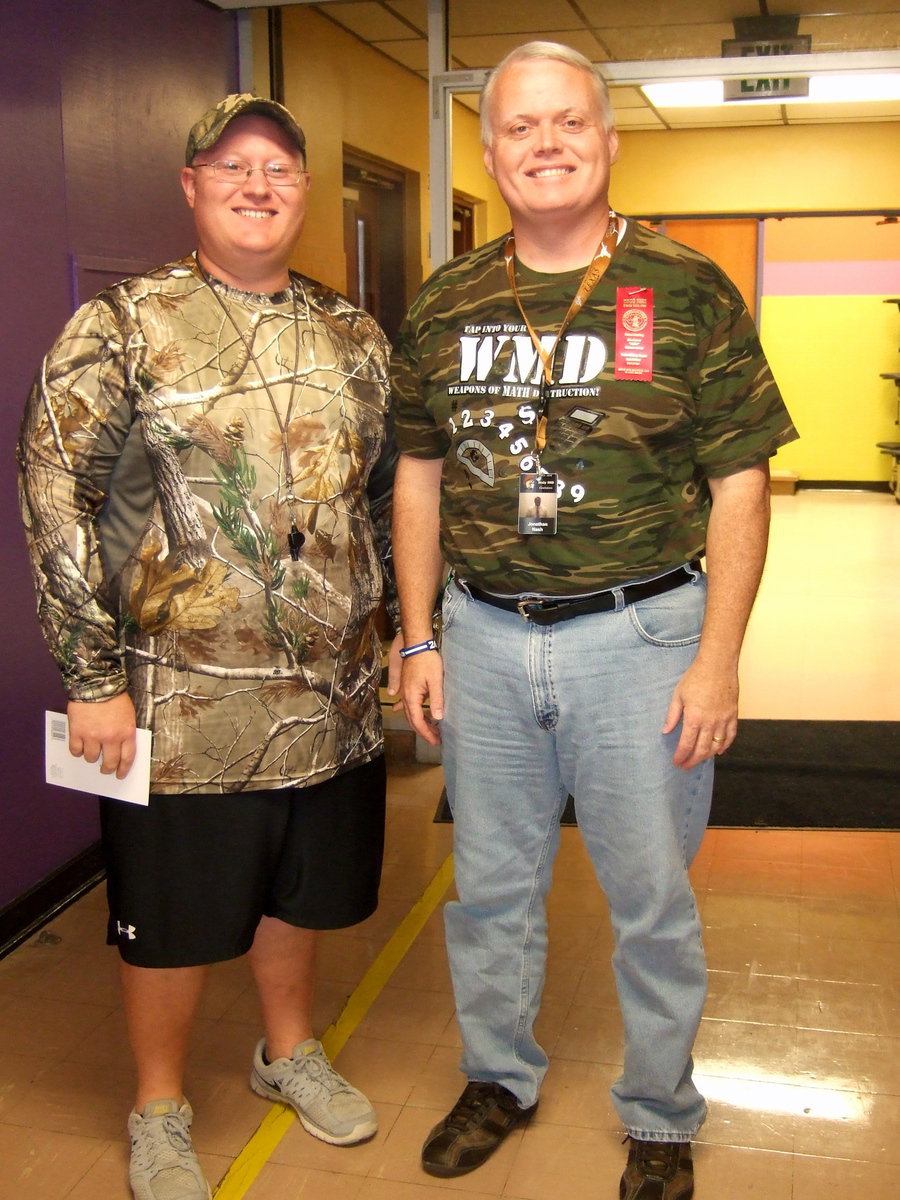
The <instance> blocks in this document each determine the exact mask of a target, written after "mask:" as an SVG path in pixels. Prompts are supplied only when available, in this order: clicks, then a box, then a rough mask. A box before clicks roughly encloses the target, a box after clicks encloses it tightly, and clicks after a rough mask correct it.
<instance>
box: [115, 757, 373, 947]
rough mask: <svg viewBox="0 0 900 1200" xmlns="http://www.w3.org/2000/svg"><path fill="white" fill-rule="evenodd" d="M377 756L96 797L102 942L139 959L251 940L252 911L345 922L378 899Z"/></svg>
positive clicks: (309, 922) (308, 925)
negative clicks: (297, 773) (303, 773)
mask: <svg viewBox="0 0 900 1200" xmlns="http://www.w3.org/2000/svg"><path fill="white" fill-rule="evenodd" d="M385 787H386V783H385V767H384V759H383V757H380V756H379V757H378V758H376V759H375V760H374V761H372V762H368V763H364V764H363V765H362V766H360V767H354V768H353V769H352V770H350V771H346V772H344V773H343V774H341V775H336V776H334V777H333V778H331V779H327V780H325V781H324V782H323V783H316V784H313V785H311V786H310V787H306V788H290V789H284V790H282V791H259V792H241V793H240V794H235V793H228V794H225V795H223V794H220V793H216V794H214V795H209V794H204V795H192V794H186V795H175V796H163V795H151V797H150V804H149V806H147V807H146V808H145V807H144V806H143V805H138V804H127V803H123V802H122V801H120V800H104V799H101V800H100V823H101V830H102V835H103V846H104V851H105V855H106V868H107V897H108V901H109V927H108V931H107V939H106V940H107V942H108V943H109V944H110V945H112V946H118V947H119V952H120V953H121V955H122V957H123V958H124V960H125V961H126V962H127V963H131V964H132V965H134V966H137V967H193V966H200V965H201V964H203V963H212V962H222V961H224V960H225V959H229V958H236V957H237V956H238V955H241V954H245V953H246V952H247V950H249V949H250V945H251V943H252V942H253V936H254V934H255V932H256V927H257V925H258V924H259V921H260V918H261V917H263V916H268V917H277V918H279V919H280V920H282V921H285V922H287V923H288V924H289V925H299V926H301V927H302V928H305V929H343V928H345V927H346V926H348V925H355V924H357V923H358V922H359V921H363V920H365V918H366V917H368V916H371V914H372V913H373V912H374V911H375V908H376V905H377V904H378V885H379V883H380V881H381V862H382V857H383V854H384V817H385Z"/></svg>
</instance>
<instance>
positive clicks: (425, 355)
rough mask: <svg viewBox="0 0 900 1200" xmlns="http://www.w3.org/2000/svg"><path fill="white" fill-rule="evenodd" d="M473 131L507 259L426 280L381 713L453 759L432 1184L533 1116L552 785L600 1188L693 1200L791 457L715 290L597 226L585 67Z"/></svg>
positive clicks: (738, 331)
mask: <svg viewBox="0 0 900 1200" xmlns="http://www.w3.org/2000/svg"><path fill="white" fill-rule="evenodd" d="M482 121H483V130H484V132H485V137H484V141H485V147H486V149H485V162H486V165H487V168H488V171H489V173H490V174H491V175H492V176H493V177H494V178H495V179H496V181H497V184H498V186H499V188H500V191H501V193H502V194H503V197H504V199H505V200H506V202H507V204H508V206H509V209H510V213H511V216H512V229H513V233H512V236H511V237H509V238H501V239H499V240H497V241H495V242H492V243H489V244H488V245H486V246H483V247H481V248H480V249H477V250H475V251H473V252H471V253H469V254H467V255H464V256H463V257H462V258H459V259H456V260H455V261H453V262H451V263H449V264H447V265H446V266H445V267H443V268H441V269H440V270H438V271H437V272H436V273H435V275H433V276H432V278H431V279H430V280H429V281H428V282H427V283H426V284H425V285H424V287H423V288H422V290H421V292H420V293H419V296H418V297H417V299H416V300H415V302H414V304H413V306H412V308H411V310H410V312H409V315H408V317H407V320H406V322H405V324H404V326H403V328H402V330H401V333H400V338H399V342H398V345H397V348H396V353H395V358H394V364H393V384H394V391H395V403H396V408H397V430H398V442H399V445H400V449H401V451H402V453H401V459H400V465H399V467H398V474H397V482H396V489H395V510H394V554H395V562H396V568H397V579H398V585H399V590H400V604H401V617H402V627H403V634H404V650H403V651H401V654H403V657H404V665H403V673H402V684H401V688H400V693H401V696H402V700H403V703H404V706H405V709H406V712H407V715H408V717H409V719H410V721H411V723H412V724H413V726H414V727H415V728H416V729H417V731H418V732H419V733H421V734H422V736H423V737H425V738H427V739H428V740H429V741H431V742H433V743H436V742H438V741H441V742H442V743H443V761H444V769H445V773H446V777H447V792H448V797H449V800H450V805H451V808H452V811H453V816H454V849H455V872H456V885H457V891H458V895H459V899H458V900H457V901H454V902H453V903H451V904H449V905H448V906H447V909H446V913H445V917H446V928H447V942H448V952H449V955H450V962H451V968H452V971H453V981H454V991H455V997H456V1005H457V1014H458V1019H459V1024H460V1030H461V1034H462V1040H463V1048H464V1049H463V1060H462V1069H463V1071H464V1073H465V1074H466V1076H467V1078H468V1080H469V1083H468V1085H467V1087H466V1089H465V1091H464V1092H463V1094H462V1096H461V1097H460V1100H459V1102H458V1103H457V1105H456V1106H455V1107H454V1109H453V1110H452V1112H451V1113H450V1114H449V1116H448V1117H447V1118H446V1119H445V1120H444V1121H442V1122H441V1123H439V1124H438V1125H437V1126H436V1127H435V1129H434V1130H433V1131H432V1132H431V1134H430V1135H429V1137H428V1139H427V1141H426V1143H425V1147H424V1149H423V1155H422V1162H423V1166H424V1169H425V1170H426V1171H428V1172H430V1173H431V1174H434V1175H438V1176H447V1175H458V1174H462V1173H464V1172H466V1171H469V1170H472V1169H473V1168H474V1167H477V1166H479V1165H480V1164H481V1163H482V1162H484V1161H485V1159H486V1158H487V1157H488V1155H489V1154H490V1153H492V1152H493V1150H494V1149H496V1147H497V1146H498V1145H499V1143H500V1142H501V1141H502V1139H503V1138H504V1137H505V1136H506V1134H507V1133H508V1132H509V1131H510V1130H511V1129H513V1128H514V1127H515V1126H516V1125H518V1124H521V1123H524V1122H525V1121H526V1120H527V1119H528V1117H529V1116H530V1115H531V1114H532V1113H533V1112H534V1110H535V1107H536V1105H537V1100H538V1093H539V1089H540V1086H541V1082H542V1080H543V1077H544V1074H545V1071H546V1069H547V1056H546V1054H545V1052H544V1051H543V1049H542V1048H541V1046H540V1045H539V1044H538V1043H537V1041H536V1040H535V1037H534V1033H533V1025H534V1020H535V1018H536V1016H537V1013H538V1008H539V1003H540V995H541V988H542V985H543V977H544V963H545V958H546V949H547V938H546V916H545V911H544V900H545V896H546V893H547V890H548V888H549V885H550V876H551V868H552V860H553V856H554V854H555V851H556V849H557V846H558V841H559V831H558V824H559V817H560V813H561V811H562V807H563V805H564V803H565V801H566V797H567V795H568V794H569V793H571V794H572V795H573V796H574V799H575V804H576V810H577V815H578V824H579V829H580V832H581V835H582V837H583V838H584V841H585V843H586V845H587V848H588V850H589V853H590V855H591V859H592V862H593V864H594V868H595V870H596V873H597V876H598V878H599V880H600V882H601V885H602V886H603V889H604V891H605V893H606V895H607V898H608V901H609V905H610V911H611V918H612V924H613V929H614V932H615V937H616V951H615V955H614V959H613V965H614V969H615V975H616V984H617V990H618V998H619V1003H620V1007H621V1011H622V1017H623V1022H624V1027H625V1058H624V1063H625V1066H624V1071H623V1073H622V1076H621V1078H620V1079H619V1080H618V1081H617V1082H616V1083H615V1084H614V1086H613V1099H614V1102H615V1104H616V1107H617V1111H618V1113H619V1116H620V1119H621V1121H622V1123H623V1126H624V1128H625V1129H626V1131H627V1133H628V1134H629V1136H630V1139H631V1141H630V1149H629V1159H628V1164H627V1166H626V1170H625V1174H624V1176H623V1180H622V1185H621V1187H622V1191H621V1195H622V1197H623V1198H624V1200H634V1198H636V1197H638V1196H640V1197H644V1196H645V1195H646V1196H651V1195H652V1196H653V1197H654V1200H686V1197H688V1196H690V1195H691V1194H692V1191H693V1168H692V1163H691V1155H690V1141H691V1139H692V1138H693V1136H694V1135H695V1134H696V1132H697V1130H698V1129H699V1127H700V1125H701V1123H702V1121H703V1119H704V1117H705V1113H706V1106H705V1103H704V1100H703V1098H702V1096H701V1095H700V1094H699V1092H698V1091H697V1089H696V1087H695V1086H694V1083H693V1080H692V1077H691V1066H692V1063H691V1051H692V1046H693V1041H694V1037H695V1034H696V1030H697V1026H698V1023H699V1020H700V1015H701V1010H702V1005H703V1000H704V995H705V982H706V974H705V964H704V959H703V952H702V948H701V944H700V928H699V921H698V918H697V913H696V906H695V903H694V898H693V894H692V892H691V888H690V884H689V881H688V876H687V869H688V866H689V864H690V861H691V859H692V857H693V855H694V853H695V852H696V850H697V848H698V846H699V843H700V840H701V838H702V835H703V832H704V829H705V824H706V820H707V817H708V812H709V802H710V795H711V787H712V759H713V757H714V756H715V755H716V754H720V753H722V752H723V751H724V750H725V749H727V748H728V746H729V745H730V744H731V742H732V740H733V738H734V736H735V731H736V728H737V662H738V653H739V650H740V645H741V639H742V637H743V633H744V629H745V626H746V622H747V618H748V616H749V612H750V608H751V605H752V602H753V597H754V595H755V592H756V588H757V586H758V582H759V578H760V574H761V571H762V565H763V560H764V557H765V546H766V536H767V528H768V466H767V462H768V459H769V457H770V456H771V455H772V454H774V453H775V451H776V450H777V448H778V447H779V446H780V445H782V444H783V443H785V442H787V441H790V440H791V439H792V438H793V437H795V436H796V434H795V432H794V430H793V427H792V425H791V422H790V419H789V417H788V415H787V413H786V411H785V409H784V406H783V404H782V401H781V398H780V396H779V393H778V390H777V388H776V386H775V384H774V381H773V379H772V376H771V374H770V372H769V369H768V366H767V364H766V362H765V359H764V357H763V354H762V351H761V348H760V345H759V341H758V338H757V334H756V331H755V329H754V326H753V322H752V321H751V319H750V317H749V315H748V314H747V311H746V309H745V306H744V304H743V302H742V301H741V299H740V296H739V295H738V293H737V291H736V289H735V288H734V287H733V285H732V284H731V283H730V282H729V281H728V279H727V278H726V277H725V276H724V275H723V274H722V272H721V271H720V270H719V269H718V268H717V267H716V266H714V265H713V264H712V263H711V262H709V261H708V260H707V259H706V258H704V257H703V256H702V255H700V254H697V253H695V252H693V251H691V250H688V249H687V248H685V247H683V246H679V245H676V244H675V243H673V242H671V241H669V240H668V239H667V238H665V237H662V236H660V235H659V234H656V233H653V232H651V231H649V230H647V229H644V228H642V227H640V226H638V225H637V224H636V223H635V222H633V221H631V220H627V219H626V218H624V217H622V216H619V215H617V214H615V213H613V212H611V211H610V209H609V201H608V195H607V193H608V182H609V168H610V165H611V163H612V162H613V161H614V160H615V156H616V150H617V138H616V133H615V129H614V126H613V122H612V114H611V112H610V111H609V101H608V95H607V93H606V89H605V87H604V85H603V83H602V80H600V79H599V77H598V76H597V74H596V73H595V72H594V70H593V68H592V67H591V65H590V63H588V62H587V60H585V59H583V58H582V57H581V55H578V54H577V53H575V52H574V51H570V50H569V49H568V48H566V47H559V46H554V45H552V44H548V43H531V44H530V45H529V46H525V47H521V48H520V49H519V50H518V51H514V52H513V53H512V54H511V55H509V56H508V57H507V59H505V60H504V62H503V63H501V64H500V66H499V67H498V68H497V69H496V71H495V72H494V74H493V75H492V76H491V78H490V80H489V82H488V84H487V86H486V88H485V93H484V95H483V97H482ZM703 556H705V558H706V573H704V572H703V570H702V569H701V564H700V562H699V560H700V558H701V557H703ZM445 565H449V567H450V569H451V571H452V577H451V582H450V583H449V584H448V585H447V588H446V591H445V593H444V598H443V614H442V618H443V619H442V633H441V637H442V642H441V645H440V648H438V647H437V645H436V642H435V640H434V635H433V630H432V611H433V605H434V601H435V597H436V595H437V593H438V591H439V589H440V584H441V582H442V580H443V577H444V570H445ZM426 701H428V702H430V712H429V711H426V709H425V707H424V705H425V703H426ZM644 1189H647V1190H644Z"/></svg>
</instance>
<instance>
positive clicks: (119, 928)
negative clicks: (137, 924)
mask: <svg viewBox="0 0 900 1200" xmlns="http://www.w3.org/2000/svg"><path fill="white" fill-rule="evenodd" d="M116 932H117V933H118V935H119V937H127V938H128V940H129V942H133V941H134V939H135V938H136V937H137V934H136V932H135V928H134V926H133V925H123V924H122V922H121V921H116Z"/></svg>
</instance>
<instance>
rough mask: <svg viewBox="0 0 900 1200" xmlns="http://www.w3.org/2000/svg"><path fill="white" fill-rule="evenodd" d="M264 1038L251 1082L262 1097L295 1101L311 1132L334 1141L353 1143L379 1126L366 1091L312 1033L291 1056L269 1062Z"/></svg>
mask: <svg viewBox="0 0 900 1200" xmlns="http://www.w3.org/2000/svg"><path fill="white" fill-rule="evenodd" d="M265 1045H266V1040H265V1038H263V1039H262V1040H261V1041H260V1043H259V1045H258V1046H257V1047H256V1053H255V1054H254V1055H253V1072H252V1074H251V1075H250V1086H251V1087H252V1088H253V1090H254V1092H256V1094H257V1095H258V1096H265V1097H267V1098H268V1099H269V1100H280V1101H281V1102H282V1104H290V1105H291V1106H292V1107H293V1108H294V1109H296V1111H297V1116H298V1117H299V1118H300V1122H301V1124H302V1125H303V1128H304V1129H305V1130H306V1131H307V1133H311V1134H312V1135H313V1137H317V1138H321V1139H322V1141H323V1142H330V1143H331V1145H332V1146H352V1145H354V1144H355V1143H356V1142H364V1141H366V1139H367V1138H370V1137H372V1135H373V1134H374V1133H375V1131H376V1130H377V1128H378V1122H377V1120H376V1119H375V1113H374V1111H373V1109H372V1105H371V1104H370V1103H369V1102H368V1100H367V1099H366V1098H365V1096H364V1095H363V1094H362V1092H359V1091H357V1090H356V1088H355V1087H351V1086H350V1084H349V1083H348V1082H347V1080H346V1079H344V1078H343V1077H342V1076H341V1075H339V1074H338V1073H337V1071H336V1070H335V1069H334V1067H333V1066H332V1065H331V1063H330V1062H329V1061H328V1058H327V1057H326V1054H325V1051H324V1050H323V1049H322V1043H321V1042H318V1041H316V1039H315V1038H308V1039H307V1040H306V1041H305V1042H300V1043H299V1044H298V1045H296V1046H295V1047H294V1053H293V1055H292V1056H291V1058H276V1059H275V1061H274V1062H271V1063H266V1062H265V1060H264V1059H263V1050H264V1049H265Z"/></svg>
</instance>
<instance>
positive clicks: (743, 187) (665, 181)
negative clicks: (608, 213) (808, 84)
mask: <svg viewBox="0 0 900 1200" xmlns="http://www.w3.org/2000/svg"><path fill="white" fill-rule="evenodd" d="M619 140H620V146H621V149H620V153H619V161H618V163H617V164H616V166H615V167H614V168H613V172H614V174H613V187H612V193H611V198H612V202H613V205H614V206H617V207H619V208H620V209H621V210H622V212H626V213H627V212H639V213H645V214H653V213H657V212H661V213H669V214H672V215H674V214H676V213H717V212H718V213H721V212H734V213H738V212H784V211H802V212H833V211H839V210H842V209H869V208H871V209H876V208H881V207H882V206H886V207H889V208H897V207H898V204H900V153H898V147H900V124H898V123H897V122H895V121H894V122H891V121H885V122H872V123H871V124H860V125H796V126H776V127H774V128H770V127H768V126H762V127H759V128H753V129H703V130H700V129H697V130H694V129H691V130H677V131H667V132H654V133H622V134H620V135H619Z"/></svg>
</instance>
